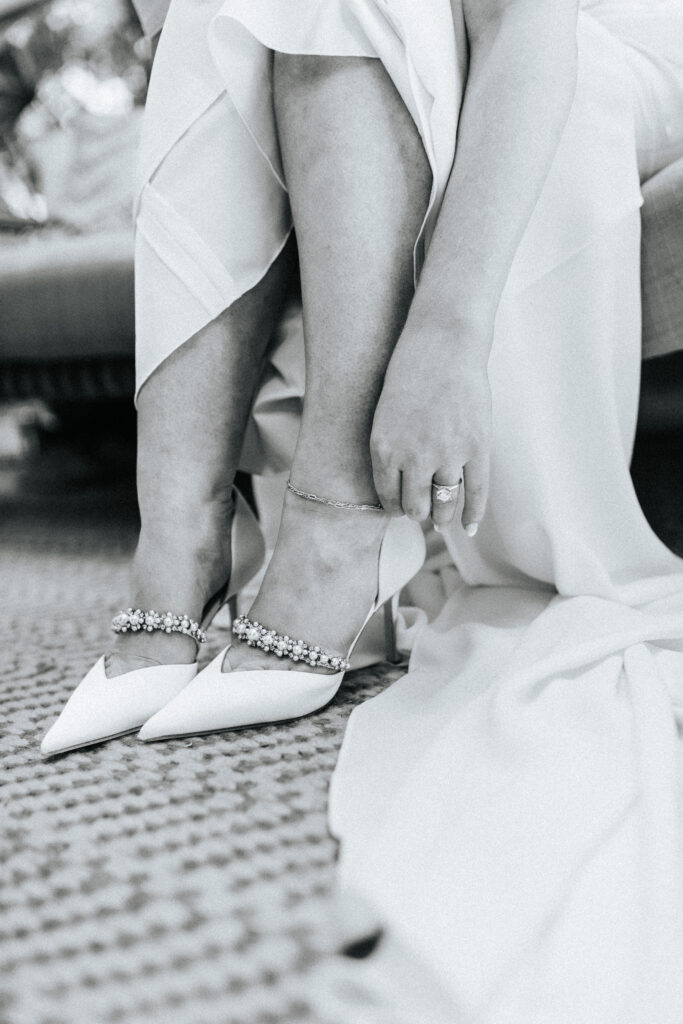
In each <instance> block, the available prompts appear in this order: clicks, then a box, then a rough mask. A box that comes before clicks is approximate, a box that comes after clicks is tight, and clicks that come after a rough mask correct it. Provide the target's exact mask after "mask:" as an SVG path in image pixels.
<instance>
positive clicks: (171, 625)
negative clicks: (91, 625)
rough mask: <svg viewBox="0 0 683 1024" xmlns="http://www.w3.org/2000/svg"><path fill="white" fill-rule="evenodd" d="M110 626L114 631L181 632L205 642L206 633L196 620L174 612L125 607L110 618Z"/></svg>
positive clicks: (195, 639) (199, 642) (198, 641)
mask: <svg viewBox="0 0 683 1024" xmlns="http://www.w3.org/2000/svg"><path fill="white" fill-rule="evenodd" d="M111 628H112V629H113V631H114V632H115V633H129V632H130V633H137V632H139V631H144V632H147V633H154V632H161V633H183V634H184V635H185V636H189V637H191V638H192V639H193V640H194V641H195V643H198V644H205V643H206V633H205V632H204V630H203V629H201V627H200V625H199V623H198V622H194V620H193V619H191V618H190V616H189V615H176V614H175V612H155V611H154V609H150V610H149V611H145V610H143V609H142V608H127V609H126V610H125V611H120V612H119V613H118V615H115V616H114V618H113V619H112V623H111Z"/></svg>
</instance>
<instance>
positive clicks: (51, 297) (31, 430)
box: [0, 0, 683, 550]
mask: <svg viewBox="0 0 683 1024" xmlns="http://www.w3.org/2000/svg"><path fill="white" fill-rule="evenodd" d="M150 65H151V55H150V47H149V43H148V41H147V40H145V39H144V38H143V37H142V33H141V29H140V26H139V23H138V20H137V17H136V15H135V11H134V8H133V6H132V4H131V3H129V2H128V0H108V2H107V3H99V2H96V0H47V2H46V0H34V2H32V3H27V2H25V0H23V2H22V0H0V510H1V511H3V512H4V513H5V523H6V525H7V516H10V517H12V516H13V515H17V514H18V515H20V516H21V518H22V520H24V518H25V516H26V515H27V514H28V511H29V509H31V510H32V514H33V515H34V516H37V517H38V518H39V519H40V520H41V522H42V524H43V525H45V519H44V517H45V516H47V517H48V523H49V521H50V519H51V518H54V517H56V516H58V515H59V514H60V510H62V511H63V510H65V509H66V514H68V515H71V516H75V517H77V518H79V517H81V516H94V517H95V521H96V522H98V523H100V525H102V523H101V519H102V516H104V521H105V524H106V523H110V524H111V525H112V527H115V528H117V529H121V528H123V527H124V525H125V526H126V530H127V534H129V536H128V540H129V541H130V542H131V543H132V538H133V536H134V531H135V502H134V494H133V474H134V447H135V441H134V413H133V407H132V400H131V396H132V393H133V381H134V371H133V346H134V313H133V232H132V224H131V202H132V182H133V175H134V164H135V151H136V142H137V138H138V133H139V129H140V121H141V115H142V108H143V105H144V100H145V93H146V88H147V82H148V76H149V71H150ZM657 177H658V178H659V177H661V176H657ZM664 178H667V172H664ZM682 183H683V168H679V169H678V171H677V172H676V175H675V176H674V179H673V181H672V176H671V174H670V173H668V179H667V180H666V181H664V182H663V185H664V186H666V187H665V188H663V187H661V186H660V187H659V192H658V184H659V183H658V182H657V179H654V181H653V182H650V183H648V186H647V191H646V201H645V205H644V208H643V223H644V233H645V237H646V238H648V237H650V238H651V241H650V245H649V250H648V251H654V252H655V253H656V254H657V259H658V261H659V262H658V263H657V267H656V270H657V278H658V280H659V279H660V277H661V270H660V263H661V254H662V252H668V249H667V245H668V244H669V243H670V239H671V238H675V237H676V234H677V237H678V238H679V244H678V246H674V247H672V249H671V253H670V259H669V263H670V267H669V270H670V272H671V282H670V284H669V286H668V291H669V294H668V295H667V296H665V297H664V299H661V297H660V298H658V296H657V294H656V291H657V289H656V288H650V289H646V292H647V294H646V295H645V296H644V300H645V319H646V323H645V339H644V340H645V351H647V350H648V330H649V328H650V326H651V327H652V332H656V330H657V318H658V310H657V304H658V302H659V303H660V305H662V304H663V305H665V306H667V316H668V317H669V318H670V316H671V310H670V306H671V295H672V294H673V293H674V291H675V290H676V289H677V290H678V293H679V295H683V253H682V252H681V244H680V238H682V237H683V184H682ZM650 192H651V193H652V196H650ZM662 196H664V198H663V199H662ZM662 203H663V204H664V208H662ZM663 222H664V223H667V222H668V224H669V227H668V229H667V231H668V233H667V238H664V237H663V238H662V239H661V241H660V240H659V238H658V237H657V234H658V232H659V233H661V225H662V223H663ZM646 272H647V259H646V261H645V265H644V275H645V274H646ZM682 305H683V298H680V299H679V300H678V312H677V314H676V315H678V317H679V328H680V334H681V341H682V342H683V309H682V308H681V307H682ZM674 319H675V317H674ZM667 330H668V332H669V335H670V334H671V324H670V323H669V324H668V326H667ZM682 437H683V360H682V359H681V354H680V353H678V354H676V353H673V354H668V355H664V356H661V355H660V356H658V357H657V358H654V359H648V360H646V361H645V362H644V364H643V388H642V399H641V409H640V428H639V435H638V443H637V446H636V452H635V457H634V465H633V472H634V478H635V481H636V484H637V487H638V490H639V495H640V498H641V503H642V505H643V507H644V509H645V511H646V513H647V515H648V517H649V518H650V520H651V522H652V523H653V525H654V526H655V529H656V530H657V531H658V532H659V533H660V535H662V536H663V537H664V539H665V540H667V542H668V543H669V544H670V546H673V547H677V546H678V548H679V550H680V546H681V533H682V532H683V523H682V520H683V511H682V509H681V506H682V504H683V502H682V501H681V485H680V481H681V477H682V476H683V473H681V469H682V468H683V456H682V454H681V452H682V449H683V442H682V440H681V439H682ZM103 489H104V491H105V492H106V494H107V501H106V502H103V501H102V497H103V495H102V491H103Z"/></svg>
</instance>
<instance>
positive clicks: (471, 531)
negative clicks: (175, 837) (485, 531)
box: [465, 523, 479, 537]
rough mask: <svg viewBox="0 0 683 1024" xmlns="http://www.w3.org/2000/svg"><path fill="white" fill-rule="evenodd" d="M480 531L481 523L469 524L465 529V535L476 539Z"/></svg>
mask: <svg viewBox="0 0 683 1024" xmlns="http://www.w3.org/2000/svg"><path fill="white" fill-rule="evenodd" d="M478 529H479V523H468V524H467V526H466V527H465V533H466V534H467V536H468V537H474V535H475V534H476V532H477V530H478Z"/></svg>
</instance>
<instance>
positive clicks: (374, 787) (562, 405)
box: [137, 0, 683, 1024]
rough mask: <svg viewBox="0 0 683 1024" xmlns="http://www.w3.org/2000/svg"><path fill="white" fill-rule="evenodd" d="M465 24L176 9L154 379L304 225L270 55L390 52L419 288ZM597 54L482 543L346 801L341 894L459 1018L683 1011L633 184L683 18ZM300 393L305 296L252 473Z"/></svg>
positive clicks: (280, 360) (454, 534)
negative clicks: (419, 189)
mask: <svg viewBox="0 0 683 1024" xmlns="http://www.w3.org/2000/svg"><path fill="white" fill-rule="evenodd" d="M453 7H454V8H455V14H454V15H452V13H451V4H450V3H449V0H429V3H421V4H416V3H415V2H414V0H324V2H320V0H315V2H313V0H298V2H297V3H296V4H293V3H292V4H287V5H282V4H277V3H275V2H274V0H226V2H223V0H201V2H199V0H173V2H172V5H171V10H170V13H169V17H168V20H167V24H166V27H165V29H164V33H163V36H162V40H161V44H160V47H159V51H158V55H157V61H156V64H155V69H154V74H153V77H152V87H151V90H150V97H149V104H148V110H147V115H146V116H147V126H146V132H145V139H144V143H143V149H142V154H141V162H140V179H139V199H138V207H137V227H138V251H137V288H138V386H139V387H141V386H142V385H143V384H144V382H145V380H146V379H147V378H148V377H149V375H150V374H151V373H152V372H153V371H154V370H155V369H156V368H157V367H158V366H159V365H160V363H161V362H162V361H163V359H164V358H166V356H168V355H169V354H170V353H171V352H172V351H173V350H174V349H175V348H176V347H177V346H178V345H180V344H182V343H183V342H184V341H185V340H187V339H188V338H189V337H191V336H192V335H194V334H196V333H197V331H199V330H200V329H201V328H202V327H203V326H204V325H205V324H206V323H208V322H209V321H210V320H212V319H213V318H214V317H215V316H217V315H218V314H219V313H220V312H221V311H222V310H223V309H224V308H225V307H226V306H228V305H230V303H231V302H233V301H234V300H235V299H236V298H237V297H238V296H239V295H240V294H242V293H243V292H244V291H246V290H247V289H248V288H250V287H252V286H253V285H254V284H255V283H256V282H257V281H258V280H259V279H260V277H262V276H263V274H264V273H265V271H266V269H267V267H268V266H269V265H270V263H271V262H272V260H273V259H274V258H275V257H276V255H277V253H278V252H279V251H280V250H281V249H282V246H283V245H284V242H285V241H286V238H287V236H288V233H289V231H290V228H291V216H290V213H289V205H288V202H287V194H286V189H285V187H284V183H283V180H282V172H281V168H280V164H279V156H278V152H277V144H276V136H275V132H274V125H273V113H272V102H271V99H272V97H271V89H270V68H271V59H272V49H279V50H285V51H292V52H301V53H323V54H324V53H327V54H342V55H343V54H346V55H365V56H374V57H378V58H379V59H381V60H382V61H383V62H384V64H385V66H386V67H387V70H388V71H389V73H390V75H391V77H392V78H393V80H394V82H395V83H396V85H397V88H398V90H399V92H400V94H401V96H402V97H403V99H404V101H405V102H406V105H407V106H408V109H409V110H410V111H411V113H412V115H413V117H414V119H415V122H416V124H417V126H418V128H419V131H420V134H421V137H422V139H423V142H424V145H425V150H426V153H427V155H428V158H429V161H430V164H431V167H432V172H433V188H432V197H431V203H430V208H429V213H428V215H427V218H426V221H425V224H424V227H423V231H422V232H421V235H420V238H419V239H418V242H417V245H416V273H419V269H420V264H421V260H422V254H423V250H424V246H425V245H428V244H429V239H430V236H431V230H432V228H433V224H434V221H435V218H436V216H437V214H438V209H439V205H440V202H441V199H442V197H443V192H444V189H445V185H446V181H447V177H448V172H449V169H450V166H451V163H452V159H453V154H454V149H455V133H456V128H457V112H458V108H459V104H460V99H461V96H462V90H463V86H464V82H465V76H466V71H467V48H466V45H465V35H464V29H463V24H462V17H461V14H460V11H459V6H458V4H457V3H454V4H453ZM578 42H579V81H578V86H577V91H576V97H575V100H574V104H573V107H572V111H571V114H570V117H569V122H568V124H567V127H566V130H565V132H564V135H563V138H562V141H561V143H560V147H559V150H558V153H557V156H556V158H555V161H554V163H553V167H552V169H551V171H550V174H549V177H548V180H547V183H546V186H545V188H544V190H543V193H542V196H541V198H540V200H539V203H538V205H537V207H536V210H535V212H534V214H533V216H532V218H531V222H530V224H529V227H528V230H527V232H526V234H525V236H524V239H523V241H522V244H521V245H520V248H519V250H518V252H517V255H516V257H515V260H514V264H513V267H512V269H511V272H510V276H509V279H508V283H507V286H506V289H505V293H504V296H503V300H502V302H501V306H500V310H499V313H498V318H497V323H496V332H495V341H494V346H493V351H492V356H491V364H490V373H491V383H492V389H493V395H494V443H493V466H492V479H491V495H490V503H489V509H488V512H487V515H486V518H485V521H484V523H483V525H482V528H481V529H480V532H479V534H478V536H477V537H476V538H475V539H474V540H469V539H468V538H466V537H465V536H464V534H463V533H462V532H461V531H460V529H459V528H458V527H454V528H453V529H452V530H451V531H450V532H449V533H448V534H447V535H446V536H445V547H444V544H443V541H442V540H441V539H440V538H438V537H437V536H436V535H432V537H431V538H430V550H431V552H432V557H431V559H430V562H429V565H428V569H427V570H426V571H425V572H423V573H422V574H421V576H420V577H418V579H417V580H416V582H415V583H414V585H413V586H412V587H411V591H410V593H411V598H412V600H413V601H414V602H416V603H417V604H418V605H419V606H420V607H419V609H418V611H413V612H412V613H410V616H407V617H406V619H405V621H404V631H403V636H404V640H406V641H407V642H412V643H413V651H412V658H411V664H410V672H409V673H408V674H407V675H406V676H405V677H404V678H403V679H401V680H400V681H399V682H398V683H396V684H394V685H393V686H391V687H390V688H389V689H388V690H387V691H386V692H385V693H383V694H382V695H381V696H380V697H378V698H375V699H374V700H372V701H369V702H368V703H366V704H364V705H363V706H362V707H360V708H358V709H357V710H356V711H354V713H353V715H352V716H351V720H350V724H349V727H348V730H347V734H346V737H345V740H344V745H343V748H342V753H341V756H340V760H339V764H338V766H337V769H336V772H335V775H334V779H333V785H332V792H331V807H330V821H331V827H332V829H333V831H334V833H335V834H336V835H338V836H339V837H340V839H341V843H342V846H341V863H340V871H339V884H340V891H341V892H342V893H348V894H352V895H353V896H354V897H360V898H361V899H362V900H364V901H365V902H366V903H367V904H369V906H370V907H371V908H372V911H373V913H374V914H375V915H376V916H377V917H378V918H379V919H380V920H381V921H382V922H383V923H384V924H385V926H386V929H387V934H388V935H389V936H392V935H393V936H394V937H395V938H396V940H397V942H399V943H400V944H401V946H402V947H403V948H406V949H408V950H410V955H411V957H412V958H413V960H414V962H415V963H424V964H429V965H430V971H431V972H432V975H431V976H432V977H433V983H434V989H435V990H436V988H438V990H439V1006H440V1009H439V1010H438V1014H439V1016H438V1020H439V1021H443V1022H444V1024H456V1022H463V1024H475V1022H476V1024H654V1022H656V1024H680V1021H681V1020H682V1019H683V995H682V992H681V982H680V980H679V978H680V976H681V974H682V971H681V964H682V963H683V958H682V957H683V892H682V886H683V883H682V880H683V837H682V834H681V807H680V796H681V793H680V752H681V745H680V740H679V735H678V729H679V722H680V720H681V709H682V707H683V563H682V562H681V561H680V560H678V559H676V558H675V557H674V556H673V555H672V554H671V553H670V552H668V551H667V550H666V549H665V548H664V546H663V545H662V544H661V543H660V542H659V541H658V540H657V539H656V538H655V536H654V535H653V534H652V532H651V531H650V529H649V527H648V525H647V523H646V521H645V519H644V517H643V515H642V512H641V511H640V508H639V506H638V503H637V500H636V497H635V494H634V491H633V487H632V485H631V481H630V476H629V471H628V464H629V457H630V451H631V445H632V439H633V433H634V429H635V416H636V409H637V401H638V386H639V366H640V300H639V293H640V289H639V212H638V211H639V205H640V189H639V183H640V181H641V180H643V179H644V178H645V177H647V176H649V175H651V174H652V173H654V172H655V171H656V170H658V169H659V168H660V167H661V166H664V165H665V164H666V163H667V162H668V161H669V160H672V159H674V158H675V157H676V156H678V155H680V154H681V152H683V63H682V61H683V57H682V55H683V11H682V10H681V7H680V4H679V2H678V0H648V2H640V0H592V2H585V3H583V4H582V10H581V13H580V16H579V26H578ZM302 387H303V377H302V355H301V325H300V311H299V310H298V309H297V307H296V306H295V305H292V306H290V307H289V309H288V311H287V314H286V316H285V318H284V319H283V323H282V325H281V328H280V332H279V335H278V339H277V344H276V345H275V347H274V350H273V359H272V362H271V366H270V368H269V371H268V375H267V378H266V380H265V381H264V385H263V387H262V389H261V392H260V395H259V398H258V400H257V403H256V407H255V415H254V417H253V421H252V425H251V428H250V435H249V438H248V443H247V446H246V459H245V466H246V468H249V469H251V470H252V471H256V472H264V471H273V472H277V471H281V470H284V469H286V466H287V464H288V460H289V458H290V456H291V449H292V444H293V440H294V437H295V433H296V427H297V423H298V412H299V405H300V399H301V395H302ZM456 566H457V569H456V568H455V567H456ZM427 618H431V619H432V621H431V623H429V624H427V622H426V620H427ZM409 625H410V628H408V626H409ZM398 987H399V988H400V986H398ZM398 1002H399V1004H400V1002H401V999H400V995H399V997H398ZM444 1007H445V1009H444ZM427 1012H428V1011H427V1007H426V1004H425V1014H424V1020H425V1021H426V1020H427ZM435 1012H437V1011H435ZM429 1019H430V1021H431V1019H432V1018H431V1017H430V1018H429ZM433 1019H437V1017H434V1018H433ZM421 1024H422V1022H421Z"/></svg>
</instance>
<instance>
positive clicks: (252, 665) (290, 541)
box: [223, 492, 389, 672]
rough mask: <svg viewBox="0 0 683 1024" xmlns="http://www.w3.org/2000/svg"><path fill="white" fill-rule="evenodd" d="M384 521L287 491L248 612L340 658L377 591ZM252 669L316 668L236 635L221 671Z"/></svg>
mask: <svg viewBox="0 0 683 1024" xmlns="http://www.w3.org/2000/svg"><path fill="white" fill-rule="evenodd" d="M388 521H389V519H388V516H385V515H384V514H382V513H378V512H360V513H359V512H350V511H348V510H343V509H337V508H333V507H330V506H329V505H321V504H317V503H315V502H311V501H305V500H302V499H301V498H299V497H297V496H296V495H294V494H292V493H291V492H287V495H286V497H285V503H284V509H283V514H282V521H281V525H280V532H279V535H278V539H277V544H276V546H275V551H274V553H273V557H272V559H271V561H270V564H269V566H268V570H267V572H266V575H265V577H264V580H263V583H262V585H261V589H260V591H259V594H258V597H257V598H256V601H255V602H254V604H253V606H252V608H251V610H250V611H249V618H250V619H252V620H256V621H258V622H259V623H261V625H263V626H265V627H266V628H267V629H274V630H276V631H277V632H278V633H284V634H287V635H288V636H290V637H296V638H297V639H302V640H305V641H306V642H307V643H310V644H311V645H318V646H319V647H322V648H324V649H325V650H326V651H328V652H330V653H332V654H338V655H340V656H342V657H346V655H347V653H348V650H349V647H350V646H351V644H352V643H353V640H354V639H355V637H356V634H357V633H358V631H359V629H360V628H361V626H362V625H363V623H364V621H365V617H366V615H367V613H368V611H369V609H370V607H371V605H372V603H373V601H374V600H375V597H376V591H377V564H378V558H379V551H380V546H381V542H382V537H383V536H384V533H385V530H386V527H387V524H388ZM256 669H279V670H280V671H282V670H294V671H298V672H302V671H303V672H314V671H316V669H314V668H312V667H310V666H308V665H306V664H305V663H303V662H293V661H291V660H289V659H288V658H278V657H276V656H275V655H273V654H264V652H263V651H261V650H260V649H259V648H256V647H249V646H248V645H247V644H246V643H241V642H239V641H237V640H235V642H234V644H233V646H231V647H230V649H229V650H228V652H227V653H226V656H225V659H224V662H223V671H224V672H229V671H233V672H234V671H250V670H256ZM317 671H321V670H317Z"/></svg>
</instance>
